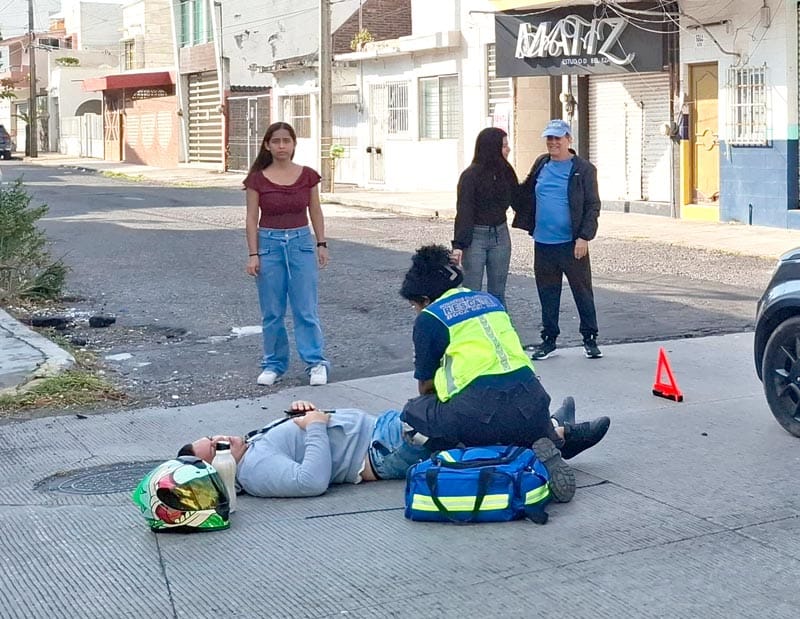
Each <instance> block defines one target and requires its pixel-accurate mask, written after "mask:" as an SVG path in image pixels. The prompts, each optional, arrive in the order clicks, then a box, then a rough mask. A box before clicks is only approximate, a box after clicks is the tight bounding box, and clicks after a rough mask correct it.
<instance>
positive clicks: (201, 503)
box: [157, 473, 227, 512]
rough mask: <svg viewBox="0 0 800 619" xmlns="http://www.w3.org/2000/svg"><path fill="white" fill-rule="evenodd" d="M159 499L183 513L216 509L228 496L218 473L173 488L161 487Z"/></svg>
mask: <svg viewBox="0 0 800 619" xmlns="http://www.w3.org/2000/svg"><path fill="white" fill-rule="evenodd" d="M157 492H158V498H159V499H161V502H162V503H164V505H166V506H167V507H171V508H172V509H177V510H180V511H183V512H187V511H202V510H207V509H216V508H217V506H219V504H220V503H223V502H227V495H226V494H225V490H224V489H223V487H222V482H221V481H220V479H219V477H218V475H217V474H216V473H212V474H210V475H206V476H203V477H197V478H195V479H190V480H187V481H184V482H183V483H180V484H178V485H174V486H171V487H160V488H159V489H158V491H157Z"/></svg>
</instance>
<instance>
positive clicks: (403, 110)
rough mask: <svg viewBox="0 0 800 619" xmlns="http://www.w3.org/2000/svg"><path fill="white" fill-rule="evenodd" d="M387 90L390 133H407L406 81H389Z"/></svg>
mask: <svg viewBox="0 0 800 619" xmlns="http://www.w3.org/2000/svg"><path fill="white" fill-rule="evenodd" d="M386 87H387V92H388V99H389V100H388V107H389V110H388V111H389V127H388V131H389V134H390V135H397V134H403V133H408V82H389V83H387V84H386Z"/></svg>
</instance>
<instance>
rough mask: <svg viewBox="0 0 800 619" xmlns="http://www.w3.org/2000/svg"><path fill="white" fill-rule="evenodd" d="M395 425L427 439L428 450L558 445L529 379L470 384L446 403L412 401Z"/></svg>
mask: <svg viewBox="0 0 800 619" xmlns="http://www.w3.org/2000/svg"><path fill="white" fill-rule="evenodd" d="M401 419H402V420H403V421H404V422H405V423H407V424H408V425H410V426H411V427H412V428H414V430H416V431H417V432H419V433H420V434H423V435H424V436H427V437H428V438H429V439H430V442H429V443H427V444H426V447H428V448H430V449H433V450H436V449H450V448H452V447H456V446H458V445H459V444H463V445H464V446H466V447H470V446H475V445H525V446H526V447H530V446H531V445H532V444H533V443H534V442H535V441H537V440H538V439H540V438H542V437H547V438H549V439H551V440H552V441H553V442H554V443H556V445H560V444H561V442H562V441H561V439H560V438H559V437H558V435H557V434H556V432H555V429H554V428H553V424H552V422H551V421H550V396H549V395H548V394H547V392H546V391H545V390H544V387H542V384H541V382H539V379H538V378H537V377H536V376H535V375H533V374H531V375H530V377H528V378H526V379H525V380H522V381H518V382H517V383H516V384H513V385H508V386H506V387H501V388H497V387H481V386H475V385H474V384H472V385H469V386H467V387H466V388H465V389H464V390H463V391H461V392H460V393H458V394H456V395H455V396H453V397H452V398H451V399H450V400H448V401H447V402H441V401H439V398H438V397H437V396H436V395H435V394H430V395H422V396H419V397H417V398H413V399H411V400H409V401H408V402H407V403H406V405H405V407H404V408H403V413H402V416H401Z"/></svg>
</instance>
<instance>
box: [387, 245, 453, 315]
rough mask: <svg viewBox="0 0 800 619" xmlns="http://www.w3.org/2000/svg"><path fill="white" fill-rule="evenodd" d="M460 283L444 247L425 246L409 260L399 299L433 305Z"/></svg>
mask: <svg viewBox="0 0 800 619" xmlns="http://www.w3.org/2000/svg"><path fill="white" fill-rule="evenodd" d="M462 281H464V275H463V273H461V269H459V268H458V267H456V266H454V265H452V264H450V250H449V249H447V247H445V246H444V245H425V246H423V247H420V248H419V249H418V250H417V253H415V254H414V256H413V257H412V258H411V268H410V269H409V270H408V273H406V277H405V279H404V280H403V285H402V287H401V288H400V296H401V297H403V298H404V299H407V300H409V301H414V302H416V303H425V302H426V301H427V302H430V301H435V300H436V299H438V298H439V297H440V296H442V295H443V294H444V293H445V292H447V291H448V290H450V289H451V288H456V287H458V286H460V285H461V282H462Z"/></svg>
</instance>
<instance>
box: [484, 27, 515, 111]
mask: <svg viewBox="0 0 800 619" xmlns="http://www.w3.org/2000/svg"><path fill="white" fill-rule="evenodd" d="M486 86H487V88H486V90H487V95H488V101H487V106H486V111H487V114H486V115H487V116H494V111H495V109H496V108H497V106H498V105H501V106H503V105H507V104H509V103H510V102H511V78H510V77H497V47H496V46H495V44H494V43H489V45H487V46H486Z"/></svg>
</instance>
